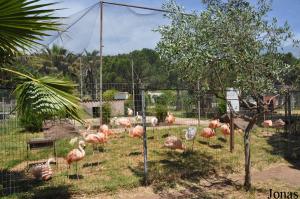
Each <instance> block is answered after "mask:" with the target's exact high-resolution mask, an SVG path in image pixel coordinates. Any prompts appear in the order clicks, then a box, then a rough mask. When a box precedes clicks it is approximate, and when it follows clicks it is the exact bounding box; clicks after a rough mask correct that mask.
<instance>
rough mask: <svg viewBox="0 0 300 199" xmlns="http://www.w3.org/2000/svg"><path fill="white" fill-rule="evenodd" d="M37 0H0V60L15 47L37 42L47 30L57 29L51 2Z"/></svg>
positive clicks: (12, 53) (30, 45)
mask: <svg viewBox="0 0 300 199" xmlns="http://www.w3.org/2000/svg"><path fill="white" fill-rule="evenodd" d="M39 2H40V0H9V1H7V0H0V63H1V62H2V63H4V62H5V61H6V60H7V59H11V58H12V57H13V56H14V55H16V53H17V52H18V51H19V50H24V49H28V48H29V47H32V46H34V45H38V44H39V40H40V39H41V36H46V35H47V33H46V32H47V31H51V30H57V27H58V25H59V23H58V22H57V20H58V19H59V18H58V17H54V16H53V14H54V12H55V11H56V9H48V8H47V7H48V6H52V5H54V4H55V3H47V4H45V3H44V4H42V3H39Z"/></svg>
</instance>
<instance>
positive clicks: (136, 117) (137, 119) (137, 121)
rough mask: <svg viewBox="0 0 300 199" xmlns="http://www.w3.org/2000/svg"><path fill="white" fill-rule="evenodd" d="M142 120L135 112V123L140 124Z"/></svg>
mask: <svg viewBox="0 0 300 199" xmlns="http://www.w3.org/2000/svg"><path fill="white" fill-rule="evenodd" d="M142 120H143V117H142V116H140V115H139V112H136V116H135V122H136V123H140V122H141V121H142Z"/></svg>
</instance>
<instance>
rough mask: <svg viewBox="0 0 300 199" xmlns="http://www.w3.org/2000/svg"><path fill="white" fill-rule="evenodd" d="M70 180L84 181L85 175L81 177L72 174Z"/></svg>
mask: <svg viewBox="0 0 300 199" xmlns="http://www.w3.org/2000/svg"><path fill="white" fill-rule="evenodd" d="M68 178H69V179H70V180H82V179H83V178H84V177H83V175H80V174H78V175H77V174H72V175H69V176H68Z"/></svg>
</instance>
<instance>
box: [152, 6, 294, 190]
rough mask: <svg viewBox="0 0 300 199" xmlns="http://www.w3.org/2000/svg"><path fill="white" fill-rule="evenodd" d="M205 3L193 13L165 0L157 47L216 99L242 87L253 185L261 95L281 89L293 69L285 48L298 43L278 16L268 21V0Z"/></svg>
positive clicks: (174, 68)
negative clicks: (164, 19)
mask: <svg viewBox="0 0 300 199" xmlns="http://www.w3.org/2000/svg"><path fill="white" fill-rule="evenodd" d="M203 3H204V4H205V5H206V9H205V10H204V11H202V12H200V13H197V12H194V13H193V14H189V15H187V14H183V13H184V9H183V8H182V7H180V6H178V5H177V4H176V3H175V1H173V0H171V1H168V2H167V3H166V4H164V6H163V7H164V9H167V10H168V11H169V12H168V13H167V14H166V15H165V16H166V17H167V18H169V19H170V24H168V25H164V26H160V27H158V28H157V30H156V31H158V32H159V33H160V34H161V40H160V42H159V43H158V45H157V51H158V52H159V54H160V56H161V58H162V60H163V61H165V62H166V63H168V65H167V68H168V70H169V71H176V72H177V74H179V75H180V78H181V79H182V80H184V81H185V82H189V83H191V84H195V85H196V83H197V82H198V81H199V82H200V83H201V88H202V90H211V91H212V92H213V93H214V94H215V95H216V96H217V97H218V98H222V99H225V98H226V97H225V95H226V92H225V91H226V88H228V87H232V88H236V89H238V90H239V91H240V95H239V101H240V102H241V103H242V104H243V105H244V106H246V107H247V108H248V110H250V111H251V115H245V114H244V115H241V116H242V117H243V118H245V119H247V120H248V121H249V123H248V126H247V128H246V129H244V131H245V133H244V147H245V148H244V150H245V183H244V185H245V187H246V189H249V188H250V187H251V173H250V168H251V162H250V132H251V130H252V128H253V126H254V124H255V123H256V121H257V118H258V116H259V114H262V113H263V112H264V111H265V109H266V104H265V103H264V101H263V95H264V94H267V93H271V92H272V93H275V92H278V90H277V89H275V85H278V84H280V82H281V81H282V77H283V75H284V73H286V71H287V70H289V66H288V65H286V64H284V63H283V62H282V58H281V55H280V53H279V51H280V50H281V46H282V45H283V44H284V42H286V41H288V40H291V41H292V42H294V43H296V41H295V40H293V34H292V32H291V31H290V28H289V26H288V24H287V23H286V24H284V25H283V26H280V25H278V23H277V21H276V19H275V18H274V19H272V20H268V19H267V14H268V12H269V11H270V9H271V2H269V1H268V0H260V1H258V3H257V4H255V5H252V4H250V3H249V2H247V1H246V0H228V1H227V2H224V1H218V0H206V1H203ZM253 100H255V101H256V103H251V101H253ZM231 111H233V110H232V109H231ZM235 114H238V113H235Z"/></svg>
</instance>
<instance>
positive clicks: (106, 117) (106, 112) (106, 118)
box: [102, 103, 111, 124]
mask: <svg viewBox="0 0 300 199" xmlns="http://www.w3.org/2000/svg"><path fill="white" fill-rule="evenodd" d="M102 112H103V113H102V122H103V123H104V124H109V122H110V117H111V106H110V104H109V103H104V104H103V106H102Z"/></svg>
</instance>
